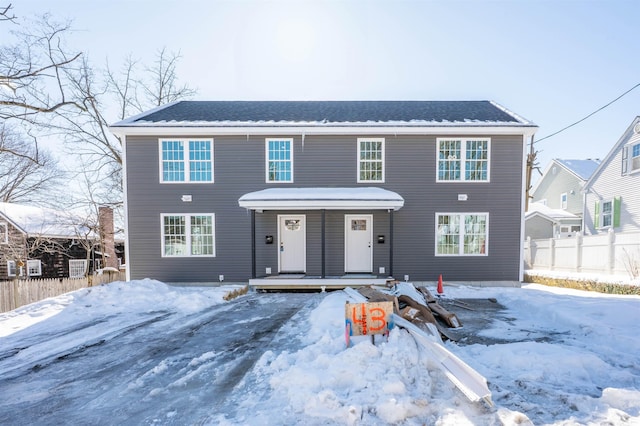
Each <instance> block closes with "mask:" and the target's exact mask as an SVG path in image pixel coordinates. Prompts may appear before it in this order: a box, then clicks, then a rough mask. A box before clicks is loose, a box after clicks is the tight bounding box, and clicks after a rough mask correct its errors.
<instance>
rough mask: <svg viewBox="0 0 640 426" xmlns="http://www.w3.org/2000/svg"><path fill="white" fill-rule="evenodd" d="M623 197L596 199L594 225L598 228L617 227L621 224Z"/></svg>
mask: <svg viewBox="0 0 640 426" xmlns="http://www.w3.org/2000/svg"><path fill="white" fill-rule="evenodd" d="M621 208H622V198H620V197H614V198H613V199H608V200H602V201H596V205H595V209H594V210H595V217H594V225H595V227H596V228H612V227H613V228H617V227H618V226H620V212H621Z"/></svg>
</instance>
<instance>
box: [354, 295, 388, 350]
mask: <svg viewBox="0 0 640 426" xmlns="http://www.w3.org/2000/svg"><path fill="white" fill-rule="evenodd" d="M392 313H393V302H370V303H348V302H347V303H346V304H345V305H344V316H345V327H346V328H345V337H346V340H347V346H349V340H350V337H351V336H368V335H374V334H387V333H388V332H389V330H390V329H391V328H393V323H392V321H391V314H392Z"/></svg>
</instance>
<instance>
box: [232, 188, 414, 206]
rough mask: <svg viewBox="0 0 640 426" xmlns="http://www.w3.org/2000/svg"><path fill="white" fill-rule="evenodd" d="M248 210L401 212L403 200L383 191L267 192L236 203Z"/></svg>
mask: <svg viewBox="0 0 640 426" xmlns="http://www.w3.org/2000/svg"><path fill="white" fill-rule="evenodd" d="M238 204H239V205H240V207H244V208H246V209H248V210H256V211H264V210H321V209H327V210H400V208H402V206H404V198H402V197H401V196H400V195H399V194H397V193H395V192H393V191H389V190H386V189H382V188H376V187H364V188H269V189H263V190H261V191H255V192H249V193H247V194H244V195H243V196H242V197H240V198H239V199H238Z"/></svg>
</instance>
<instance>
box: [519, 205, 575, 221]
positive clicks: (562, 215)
mask: <svg viewBox="0 0 640 426" xmlns="http://www.w3.org/2000/svg"><path fill="white" fill-rule="evenodd" d="M535 213H540V214H542V215H544V216H547V217H550V218H551V219H579V217H578V216H576V215H575V214H573V213H569V212H568V211H566V210H561V209H552V208H551V207H548V206H546V205H544V204H542V203H529V210H527V213H526V214H525V217H529V216H532V215H533V214H535Z"/></svg>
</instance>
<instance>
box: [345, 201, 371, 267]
mask: <svg viewBox="0 0 640 426" xmlns="http://www.w3.org/2000/svg"><path fill="white" fill-rule="evenodd" d="M344 219H345V220H344V225H345V228H344V235H345V247H344V271H345V272H366V273H371V271H372V270H373V244H372V238H373V216H372V215H350V214H348V215H345V217H344Z"/></svg>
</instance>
